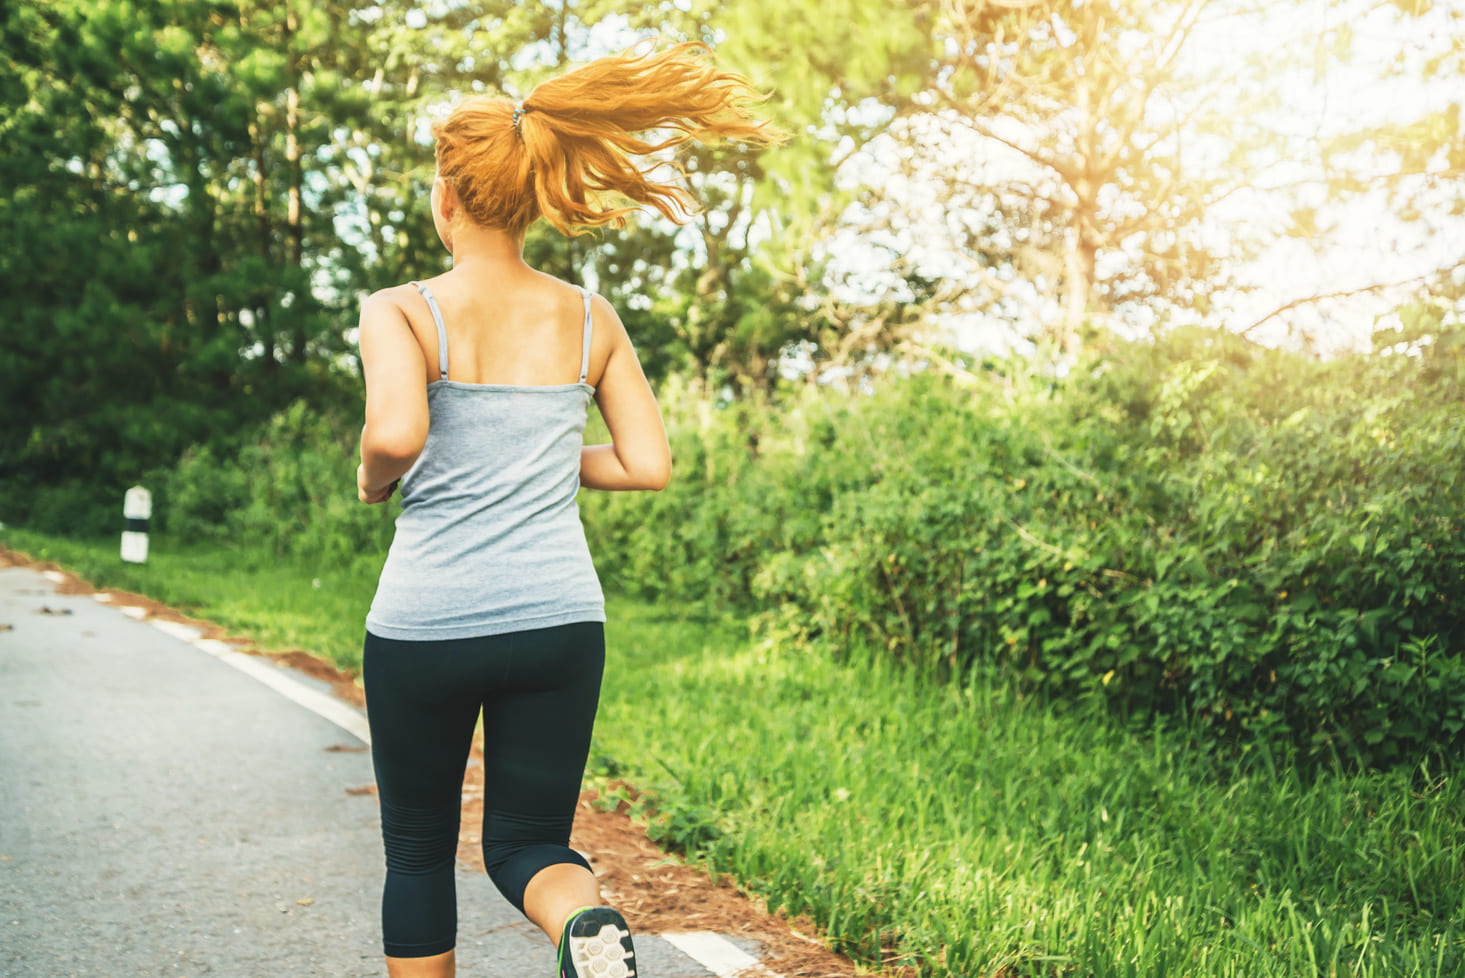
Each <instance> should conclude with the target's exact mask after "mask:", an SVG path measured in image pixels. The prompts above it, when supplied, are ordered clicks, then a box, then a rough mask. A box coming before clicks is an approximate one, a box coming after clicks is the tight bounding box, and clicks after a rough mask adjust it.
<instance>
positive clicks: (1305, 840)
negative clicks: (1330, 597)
mask: <svg viewBox="0 0 1465 978" xmlns="http://www.w3.org/2000/svg"><path fill="white" fill-rule="evenodd" d="M0 543H4V544H6V545H7V546H10V547H13V548H14V549H18V550H24V551H26V552H28V553H30V554H31V555H32V556H35V557H37V558H40V559H46V560H53V561H56V562H57V563H60V564H63V565H65V566H67V567H68V568H70V569H72V570H75V571H76V572H78V573H80V574H81V575H82V576H84V577H87V578H88V579H89V580H91V581H92V582H93V583H96V584H98V585H101V586H108V587H117V588H125V589H128V590H135V591H139V592H141V593H145V594H147V595H149V596H151V597H154V598H157V599H158V600H161V601H165V602H167V603H170V604H174V605H175V606H178V607H179V608H180V609H181V610H185V611H188V612H191V613H193V614H196V615H198V616H200V617H203V618H208V619H210V620H213V621H216V622H218V623H219V624H222V625H225V626H227V627H229V628H233V629H237V630H240V631H242V632H244V633H246V634H248V635H250V636H251V637H253V638H255V639H256V640H257V641H258V642H259V643H260V644H262V645H265V646H269V647H274V648H283V647H289V648H295V647H300V648H306V649H311V650H315V651H317V652H319V653H321V654H323V655H325V656H326V657H328V658H330V659H331V660H332V661H334V662H336V663H337V664H339V665H342V666H345V667H347V668H354V667H355V665H356V664H357V663H358V662H359V658H358V657H359V638H360V633H361V621H362V618H363V617H364V615H365V611H366V605H367V603H369V600H370V595H371V590H372V587H373V586H374V582H375V573H376V565H377V563H378V562H379V561H373V560H366V559H363V560H362V561H361V562H359V563H358V565H357V566H353V567H350V568H345V569H337V570H335V571H333V572H330V571H325V570H323V569H321V568H313V567H309V566H304V565H300V564H296V563H291V562H289V561H285V562H280V561H276V560H274V559H265V558H262V557H257V556H254V555H252V554H251V553H250V552H249V551H248V550H244V549H241V550H237V551H232V552H229V551H218V550H189V549H182V550H172V549H170V548H169V547H168V546H167V545H166V542H164V545H163V546H160V547H159V548H158V552H156V553H155V555H154V557H153V559H152V560H151V561H150V562H149V564H148V565H146V566H145V567H131V566H129V565H123V564H121V563H120V562H119V561H117V559H116V558H115V556H114V555H113V554H114V553H115V548H114V546H113V545H112V544H110V543H108V544H106V545H94V544H88V543H77V542H74V541H65V540H57V539H53V538H42V537H38V536H35V535H33V534H26V533H22V532H19V531H14V530H5V531H3V532H0ZM610 617H611V624H610V626H609V627H608V631H607V637H608V642H609V647H610V650H611V653H610V665H609V668H608V670H607V676H606V684H605V690H604V694H603V699H602V706H601V712H600V718H599V720H598V723H597V733H596V745H595V748H594V754H593V756H592V774H593V775H594V776H596V777H598V778H601V779H603V780H604V781H607V782H609V781H611V780H613V779H624V781H626V782H628V783H630V784H632V785H635V786H636V788H637V789H639V793H638V794H637V795H636V796H635V798H634V800H633V804H634V805H636V806H638V807H639V808H640V810H641V813H642V815H643V816H644V817H645V818H646V819H647V820H648V824H649V828H650V830H651V832H652V834H653V837H655V838H658V839H659V840H660V841H662V842H663V843H665V844H667V845H670V846H674V847H677V848H680V849H683V850H684V851H686V852H688V853H690V854H692V855H694V856H696V857H697V858H699V859H702V860H704V861H705V862H706V864H707V865H708V866H709V867H710V868H711V869H712V870H713V871H714V872H717V873H727V874H731V875H732V876H734V877H735V878H736V879H737V880H738V881H739V882H740V883H741V884H742V885H743V886H744V887H745V888H746V889H748V890H749V891H750V892H752V893H754V894H757V895H760V896H762V897H764V898H766V899H767V901H768V902H769V904H770V905H771V906H773V907H775V908H777V907H784V908H786V909H788V910H789V911H790V912H791V913H793V914H799V913H807V914H808V915H809V916H811V917H812V918H813V919H814V920H816V921H817V922H818V923H819V924H820V925H821V926H822V927H823V928H825V930H826V933H827V935H828V936H829V938H830V940H831V941H832V942H833V943H834V944H835V945H836V946H837V947H839V948H840V949H842V950H846V951H849V952H852V953H854V954H855V955H857V956H859V957H861V958H863V959H865V960H868V961H872V962H884V963H886V964H887V965H890V966H909V967H911V968H914V969H915V970H916V971H917V972H918V973H921V974H928V975H947V974H950V975H984V976H1014V975H1072V976H1079V975H1083V976H1095V978H1107V976H1125V978H1131V976H1142V975H1143V976H1152V975H1185V976H1236V978H1241V976H1247V978H1251V976H1279V978H1280V976H1284V975H1285V976H1289V978H1290V976H1295V975H1329V976H1335V975H1336V976H1356V978H1382V976H1394V975H1411V976H1413V975H1419V976H1431V978H1436V976H1437V978H1444V976H1453V975H1459V974H1462V973H1465V790H1462V786H1461V780H1460V770H1459V768H1458V766H1457V767H1454V768H1451V769H1431V768H1427V767H1426V768H1417V769H1398V770H1394V771H1387V772H1365V773H1344V772H1334V771H1316V770H1312V771H1305V770H1303V769H1300V768H1298V767H1297V766H1296V765H1293V764H1291V763H1290V762H1288V761H1287V760H1286V759H1284V758H1277V757H1271V756H1268V755H1266V754H1264V753H1258V754H1253V755H1251V756H1249V757H1248V758H1246V759H1244V760H1243V761H1241V762H1240V763H1232V764H1227V765H1222V764H1220V763H1218V762H1216V761H1214V760H1211V759H1209V758H1207V757H1204V756H1201V755H1198V754H1196V753H1195V752H1193V751H1190V750H1187V749H1186V747H1185V738H1184V736H1183V735H1177V734H1174V733H1166V732H1162V731H1144V732H1135V731H1128V730H1124V729H1120V728H1117V727H1116V726H1115V725H1114V724H1113V723H1112V722H1110V721H1108V720H1107V719H1106V718H1104V717H1103V716H1102V715H1100V714H1098V713H1097V712H1092V711H1089V710H1086V709H1084V708H1082V707H1069V708H1066V709H1060V708H1058V707H1055V706H1050V705H1045V704H1042V703H1039V702H1036V701H1033V700H1031V699H1024V698H1022V697H1020V696H1018V695H1016V694H1014V693H1013V692H1012V691H1011V690H1010V689H1007V688H1003V687H997V686H992V685H987V684H984V683H981V682H976V683H972V684H968V685H955V686H952V685H946V686H936V685H933V684H929V683H926V682H923V681H922V678H921V676H920V675H919V674H917V673H916V672H914V671H911V670H897V669H893V668H890V667H888V666H886V665H883V664H880V663H873V662H872V663H864V664H859V665H852V664H844V665H839V664H835V663H833V662H831V661H829V660H828V659H827V658H824V657H821V656H818V655H816V654H812V653H809V652H807V651H803V650H797V649H794V648H791V647H776V646H773V645H767V644H765V645H756V644H753V643H751V642H749V641H748V639H747V638H746V634H745V632H744V630H743V629H742V628H740V627H739V626H738V624H737V623H736V622H732V621H719V620H707V619H697V618H687V617H682V616H679V615H677V614H675V613H669V612H668V611H667V610H666V609H661V610H658V609H655V608H652V607H649V606H646V605H641V604H635V603H631V602H625V601H612V604H611V608H610Z"/></svg>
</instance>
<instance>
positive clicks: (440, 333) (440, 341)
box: [412, 282, 448, 380]
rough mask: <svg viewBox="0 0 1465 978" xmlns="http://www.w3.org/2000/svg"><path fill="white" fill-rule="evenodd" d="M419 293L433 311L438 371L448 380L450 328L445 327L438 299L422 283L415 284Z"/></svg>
mask: <svg viewBox="0 0 1465 978" xmlns="http://www.w3.org/2000/svg"><path fill="white" fill-rule="evenodd" d="M412 284H413V285H415V286H417V291H418V292H421V293H422V297H423V298H424V299H426V300H427V308H429V309H431V310H432V321H433V322H434V323H436V324H437V369H438V373H439V374H440V375H441V378H442V379H443V380H447V379H448V328H447V326H445V325H443V311H442V310H441V309H439V308H438V307H437V299H436V298H435V297H434V296H433V294H432V293H431V292H429V291H428V289H427V286H425V285H423V284H422V283H421V282H413V283H412Z"/></svg>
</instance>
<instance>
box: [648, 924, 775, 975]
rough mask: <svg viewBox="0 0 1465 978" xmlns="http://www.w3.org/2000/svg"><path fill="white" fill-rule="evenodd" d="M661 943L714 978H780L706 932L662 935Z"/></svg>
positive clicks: (720, 938)
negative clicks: (693, 962)
mask: <svg viewBox="0 0 1465 978" xmlns="http://www.w3.org/2000/svg"><path fill="white" fill-rule="evenodd" d="M661 938H662V940H664V941H666V942H667V943H668V944H670V945H672V946H673V947H675V948H676V949H677V950H678V951H681V952H682V953H683V954H685V955H686V956H687V957H689V958H691V959H692V960H693V961H695V962H697V963H698V964H700V965H701V966H702V967H704V968H706V969H707V970H708V971H710V972H712V973H713V974H714V975H716V976H717V978H732V976H733V975H740V976H746V978H753V976H758V978H782V976H780V975H778V974H777V973H776V972H773V971H769V970H768V969H767V968H766V967H764V966H763V965H762V964H761V963H760V962H759V961H758V959H757V958H755V957H753V956H752V955H751V954H748V953H747V952H746V951H744V950H743V949H742V948H740V947H738V946H737V945H736V944H733V943H732V942H731V941H728V940H727V939H726V938H724V937H721V936H720V935H717V934H712V933H708V932H706V931H695V932H692V933H688V934H662V935H661Z"/></svg>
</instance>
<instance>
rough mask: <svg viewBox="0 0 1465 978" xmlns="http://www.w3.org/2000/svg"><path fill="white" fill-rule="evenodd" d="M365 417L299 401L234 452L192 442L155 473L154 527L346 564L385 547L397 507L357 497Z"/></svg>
mask: <svg viewBox="0 0 1465 978" xmlns="http://www.w3.org/2000/svg"><path fill="white" fill-rule="evenodd" d="M359 432H360V428H359V425H358V424H357V423H356V422H354V421H352V420H349V419H347V418H345V417H344V416H340V415H332V414H330V413H322V412H319V411H317V410H315V409H313V408H311V407H310V406H309V405H307V404H306V403H304V402H296V403H295V404H292V405H291V406H290V407H289V408H287V409H286V410H284V411H282V412H280V413H279V414H277V415H275V416H274V417H273V418H271V419H269V421H268V422H267V423H266V424H264V425H263V426H261V427H260V428H259V429H257V430H256V432H255V433H254V434H253V435H252V436H251V437H249V438H247V439H245V440H244V443H243V446H242V447H241V448H239V449H238V450H236V451H235V452H233V453H231V454H229V455H227V456H221V455H220V453H218V452H216V451H215V450H214V449H211V448H208V447H201V448H195V449H191V450H190V451H189V452H187V453H185V455H184V456H183V458H182V459H181V460H180V461H179V463H178V465H177V466H175V467H174V468H173V469H171V470H168V471H166V472H161V473H158V474H156V475H155V476H154V480H153V481H154V482H155V483H156V485H157V491H156V500H155V506H154V513H155V518H156V522H157V524H158V529H159V530H160V531H161V532H165V533H169V534H174V535H176V536H178V537H179V538H181V539H189V540H213V541H218V542H220V543H228V542H230V541H232V540H249V541H250V542H251V543H252V544H256V545H263V547H264V549H266V550H267V551H268V552H272V553H274V554H276V555H281V556H283V555H285V554H293V555H297V556H303V557H312V558H317V559H319V560H322V561H325V562H327V563H334V564H342V565H343V564H346V563H349V562H351V561H353V560H355V559H356V558H357V557H358V556H360V555H361V554H364V553H384V552H385V550H386V547H387V545H388V544H389V543H390V541H391V534H392V518H393V516H394V515H395V512H396V506H395V505H393V504H388V505H387V506H374V507H367V506H363V505H361V503H360V502H359V501H358V500H357V498H356V463H357V449H356V439H357V436H358V434H359Z"/></svg>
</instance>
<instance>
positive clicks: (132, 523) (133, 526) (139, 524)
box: [127, 519, 148, 533]
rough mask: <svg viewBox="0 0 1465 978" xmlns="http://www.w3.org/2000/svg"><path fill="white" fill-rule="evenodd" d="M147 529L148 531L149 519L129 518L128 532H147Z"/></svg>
mask: <svg viewBox="0 0 1465 978" xmlns="http://www.w3.org/2000/svg"><path fill="white" fill-rule="evenodd" d="M147 531H148V521H147V520H136V519H129V520H128V521H127V532H128V533H146V532H147Z"/></svg>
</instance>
